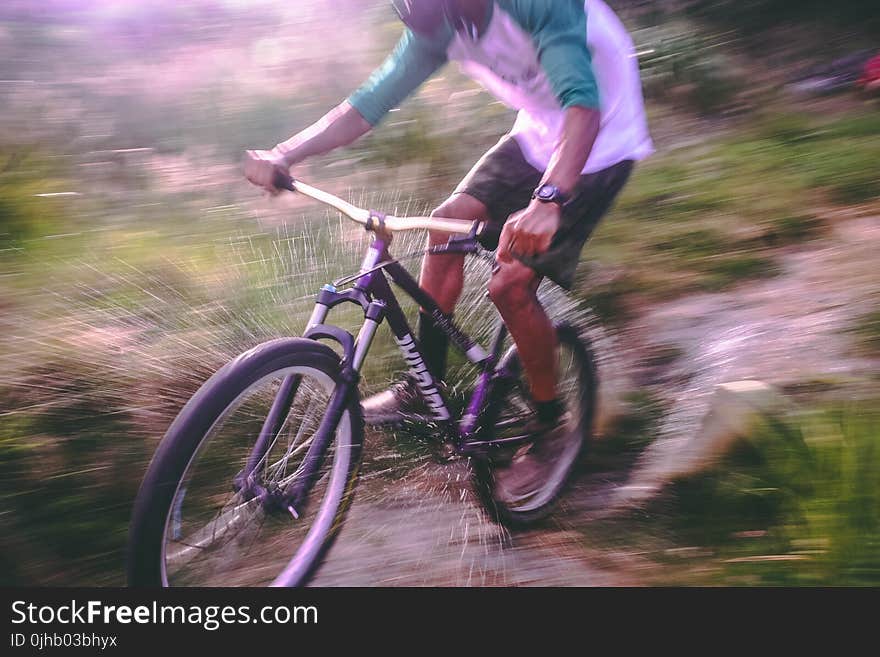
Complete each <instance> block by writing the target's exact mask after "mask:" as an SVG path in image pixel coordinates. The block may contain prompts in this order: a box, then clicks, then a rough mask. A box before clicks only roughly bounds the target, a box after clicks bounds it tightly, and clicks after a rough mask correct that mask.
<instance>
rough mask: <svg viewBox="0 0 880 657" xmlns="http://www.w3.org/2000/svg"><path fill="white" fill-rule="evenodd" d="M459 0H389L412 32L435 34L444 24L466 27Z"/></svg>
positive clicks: (426, 34) (457, 27)
mask: <svg viewBox="0 0 880 657" xmlns="http://www.w3.org/2000/svg"><path fill="white" fill-rule="evenodd" d="M460 2H461V0H391V4H392V5H393V6H394V10H395V11H396V12H397V15H398V16H400V20H402V21H403V22H404V24H405V25H406V26H407V27H409V28H410V29H411V30H412V31H413V32H416V33H418V34H422V35H425V36H433V35H435V34H437V33H438V32H439V31H440V29H441V28H443V27H444V26H445V25H449V26H450V27H452V28H453V29H456V30H461V29H464V28H466V27H467V25H466V22H465V16H464V12H463V11H462V10H461V8H460V7H459V4H460Z"/></svg>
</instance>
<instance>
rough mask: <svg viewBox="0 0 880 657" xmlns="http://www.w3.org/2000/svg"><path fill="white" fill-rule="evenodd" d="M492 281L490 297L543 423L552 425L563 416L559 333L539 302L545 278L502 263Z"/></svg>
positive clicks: (517, 263)
mask: <svg viewBox="0 0 880 657" xmlns="http://www.w3.org/2000/svg"><path fill="white" fill-rule="evenodd" d="M499 265H500V266H499V269H498V270H497V271H496V272H495V274H493V275H492V279H491V280H490V281H489V296H490V297H491V299H492V302H493V303H494V304H495V306H496V307H497V308H498V311H499V312H500V313H501V316H502V317H503V318H504V323H505V324H506V325H507V328H508V330H509V331H510V335H511V337H512V338H513V341H514V342H515V343H516V348H517V351H518V352H519V357H520V360H521V362H522V364H523V367H524V368H525V371H526V376H527V377H528V380H529V388H530V390H531V394H532V399H533V400H534V401H535V402H536V404H537V407H538V415H539V417H540V419H541V420H544V421H547V422H552V421H553V420H555V419H556V417H558V415H559V414H560V412H561V405H560V403H559V401H558V400H557V397H556V380H557V376H558V375H557V371H556V370H557V355H556V353H557V349H558V340H557V337H556V330H555V329H554V327H553V323H552V322H551V321H550V318H549V317H547V313H546V312H544V308H543V307H542V306H541V304H540V303H539V302H538V296H537V291H538V284H539V283H540V282H541V278H542V277H541V275H540V274H538V273H537V272H535V271H534V270H532V269H530V268H528V267H526V266H525V265H524V264H522V263H521V262H519V261H516V260H514V261H512V262H508V263H499Z"/></svg>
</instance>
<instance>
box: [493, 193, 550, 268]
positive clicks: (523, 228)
mask: <svg viewBox="0 0 880 657" xmlns="http://www.w3.org/2000/svg"><path fill="white" fill-rule="evenodd" d="M561 214H562V208H560V207H559V205H558V204H556V203H542V202H541V201H538V200H535V199H533V200H532V202H531V203H530V204H529V205H528V207H527V208H525V209H524V210H520V211H519V212H515V213H513V214H512V215H510V218H509V219H508V220H507V223H505V224H504V228H503V229H502V231H501V239H499V240H498V259H499V260H500V261H501V262H510V261H511V260H512V259H513V255H517V256H534V255H538V254H539V253H545V252H546V251H547V249H549V248H550V242H551V241H552V240H553V236H554V235H555V234H556V231H557V230H559V220H560V216H561Z"/></svg>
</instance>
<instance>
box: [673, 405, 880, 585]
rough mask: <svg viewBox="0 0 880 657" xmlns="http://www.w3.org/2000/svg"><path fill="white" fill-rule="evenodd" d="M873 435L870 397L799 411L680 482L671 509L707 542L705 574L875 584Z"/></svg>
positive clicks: (878, 526)
mask: <svg viewBox="0 0 880 657" xmlns="http://www.w3.org/2000/svg"><path fill="white" fill-rule="evenodd" d="M878 436H880V415H878V413H877V408H876V405H875V404H873V403H872V404H856V405H847V406H840V405H838V406H834V407H831V408H829V409H826V410H823V411H818V412H817V411H814V412H811V413H809V414H807V413H804V414H802V416H801V417H798V418H795V419H792V420H789V421H788V422H786V423H778V424H775V425H772V424H767V425H765V426H763V427H761V428H759V429H758V430H757V431H756V433H755V434H754V435H753V436H752V437H751V438H750V441H749V443H748V444H746V445H744V446H743V448H742V449H740V450H739V451H738V452H736V453H735V454H734V455H732V456H731V457H730V458H729V459H727V460H725V461H724V462H723V463H722V464H721V465H720V466H719V467H718V468H716V469H715V470H714V471H713V472H710V473H707V474H705V475H702V476H699V477H697V478H695V479H693V480H690V481H687V482H681V483H680V484H678V486H677V488H676V490H675V496H676V507H675V511H674V512H673V513H672V514H671V515H670V516H669V517H670V518H671V522H673V524H674V525H675V528H676V531H677V532H679V533H680V535H681V536H682V537H683V538H684V539H685V540H690V541H692V542H693V541H697V542H699V544H700V545H703V546H709V547H710V548H711V549H712V550H713V551H714V554H713V555H712V558H711V563H712V564H713V566H714V567H713V568H711V569H710V570H709V572H710V575H709V576H708V579H707V581H706V582H705V583H713V584H733V585H762V586H767V585H769V586H799V585H808V586H854V585H855V586H877V585H878V584H880V445H878ZM704 565H705V564H704Z"/></svg>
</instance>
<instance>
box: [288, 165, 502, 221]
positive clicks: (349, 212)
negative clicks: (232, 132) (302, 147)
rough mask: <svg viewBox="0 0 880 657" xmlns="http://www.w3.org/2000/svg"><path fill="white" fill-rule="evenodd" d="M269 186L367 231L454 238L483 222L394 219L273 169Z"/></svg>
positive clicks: (431, 218) (413, 218) (428, 218)
mask: <svg viewBox="0 0 880 657" xmlns="http://www.w3.org/2000/svg"><path fill="white" fill-rule="evenodd" d="M272 184H273V185H274V186H275V187H277V188H278V189H286V190H288V191H291V192H299V193H300V194H303V195H305V196H308V197H309V198H312V199H314V200H316V201H319V202H321V203H324V204H325V205H329V206H330V207H332V208H334V209H336V210H338V211H339V212H341V213H342V214H344V215H345V216H347V217H348V218H349V219H351V220H352V221H355V222H357V223H359V224H361V225H363V226H364V227H365V228H366V229H367V230H370V231H379V230H383V229H384V230H387V231H391V232H393V233H394V232H399V231H405V230H434V231H438V232H441V233H450V234H453V235H470V236H471V237H475V236H477V235H479V234H480V233H482V231H483V228H484V227H485V223H484V222H482V221H476V222H475V221H468V220H466V219H450V218H446V217H395V216H392V215H383V214H381V213H379V212H375V211H373V210H365V209H363V208H359V207H357V206H356V205H352V204H351V203H349V202H348V201H343V200H342V199H341V198H339V197H338V196H334V195H333V194H330V193H328V192H325V191H322V190H320V189H318V188H317V187H312V186H311V185H307V184H305V183H304V182H302V181H301V180H296V179H295V178H293V177H292V176H289V175H287V174H286V173H284V172H283V171H278V170H276V172H275V177H274V179H273V181H272Z"/></svg>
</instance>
